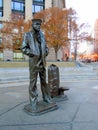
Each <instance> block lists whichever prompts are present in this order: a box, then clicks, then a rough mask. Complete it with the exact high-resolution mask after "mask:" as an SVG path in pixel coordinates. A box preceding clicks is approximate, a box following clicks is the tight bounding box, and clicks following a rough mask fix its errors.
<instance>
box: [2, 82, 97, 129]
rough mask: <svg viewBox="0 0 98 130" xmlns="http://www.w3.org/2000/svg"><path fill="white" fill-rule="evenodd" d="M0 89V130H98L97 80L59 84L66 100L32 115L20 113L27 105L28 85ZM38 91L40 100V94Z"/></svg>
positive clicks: (17, 84) (23, 83)
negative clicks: (53, 108) (52, 107)
mask: <svg viewBox="0 0 98 130" xmlns="http://www.w3.org/2000/svg"><path fill="white" fill-rule="evenodd" d="M6 86H7V84H3V86H1V87H0V130H98V81H88V82H74V83H72V82H71V83H69V82H68V83H62V82H61V86H66V87H69V88H70V90H69V91H65V94H66V95H67V96H68V100H65V101H61V102H57V105H58V107H59V108H58V109H57V110H54V111H51V112H48V113H45V114H42V115H40V116H31V115H28V114H27V113H25V112H24V111H23V108H24V105H26V104H28V103H29V101H28V97H29V95H28V82H21V83H10V84H9V86H7V87H6ZM38 90H39V100H40V99H41V92H40V88H38Z"/></svg>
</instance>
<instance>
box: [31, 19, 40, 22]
mask: <svg viewBox="0 0 98 130" xmlns="http://www.w3.org/2000/svg"><path fill="white" fill-rule="evenodd" d="M32 22H40V23H42V20H41V19H32Z"/></svg>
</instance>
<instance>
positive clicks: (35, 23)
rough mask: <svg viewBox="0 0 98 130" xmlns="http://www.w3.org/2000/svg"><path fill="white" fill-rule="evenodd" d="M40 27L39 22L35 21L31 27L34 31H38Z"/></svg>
mask: <svg viewBox="0 0 98 130" xmlns="http://www.w3.org/2000/svg"><path fill="white" fill-rule="evenodd" d="M40 27H41V23H40V22H38V21H36V22H34V23H33V24H32V28H33V29H34V30H35V31H38V32H39V31H40Z"/></svg>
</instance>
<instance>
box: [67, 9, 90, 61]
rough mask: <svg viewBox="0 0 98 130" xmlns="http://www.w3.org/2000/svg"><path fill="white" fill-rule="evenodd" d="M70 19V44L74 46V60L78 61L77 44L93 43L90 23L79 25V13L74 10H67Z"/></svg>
mask: <svg viewBox="0 0 98 130" xmlns="http://www.w3.org/2000/svg"><path fill="white" fill-rule="evenodd" d="M67 17H68V32H69V42H72V43H73V44H74V50H75V52H74V58H75V60H76V56H77V44H78V43H79V42H82V41H92V37H91V35H90V34H89V31H88V29H89V27H90V26H89V25H88V23H79V22H78V17H77V13H76V11H75V10H74V9H72V8H69V9H68V10H67Z"/></svg>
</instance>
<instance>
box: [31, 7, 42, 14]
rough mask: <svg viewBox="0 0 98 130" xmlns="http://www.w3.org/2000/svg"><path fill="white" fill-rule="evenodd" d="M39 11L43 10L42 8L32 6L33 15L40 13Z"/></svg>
mask: <svg viewBox="0 0 98 130" xmlns="http://www.w3.org/2000/svg"><path fill="white" fill-rule="evenodd" d="M41 10H43V6H40V5H33V11H32V12H33V13H37V12H40V11H41Z"/></svg>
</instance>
